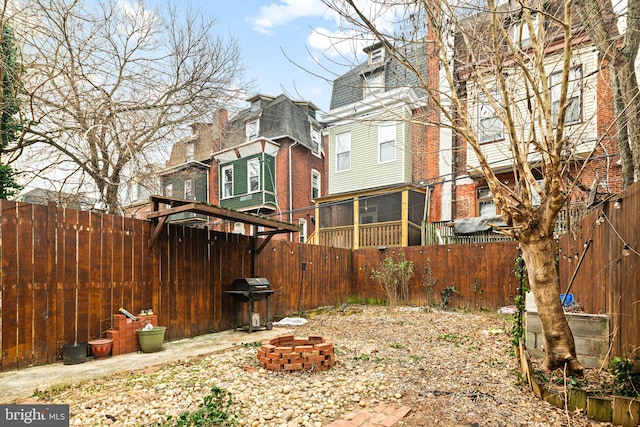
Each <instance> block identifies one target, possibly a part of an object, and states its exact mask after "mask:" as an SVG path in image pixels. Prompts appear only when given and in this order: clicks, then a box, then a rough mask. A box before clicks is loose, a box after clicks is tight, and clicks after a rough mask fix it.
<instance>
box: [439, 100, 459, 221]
mask: <svg viewBox="0 0 640 427" xmlns="http://www.w3.org/2000/svg"><path fill="white" fill-rule="evenodd" d="M453 120H454V123H457V121H458V110H457V109H456V108H454V109H453ZM452 132H453V135H452V139H453V141H451V145H452V147H451V148H452V150H451V218H450V219H451V221H453V220H454V219H456V193H457V191H456V189H457V188H458V187H457V185H456V182H457V180H458V150H459V149H460V146H459V143H460V139H459V138H458V132H457V131H456V130H454V129H452ZM441 220H442V218H441Z"/></svg>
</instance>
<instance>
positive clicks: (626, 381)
mask: <svg viewBox="0 0 640 427" xmlns="http://www.w3.org/2000/svg"><path fill="white" fill-rule="evenodd" d="M635 359H636V360H638V357H637V356H636V357H635ZM609 367H610V368H611V372H612V373H613V375H614V377H615V380H616V384H615V389H614V393H615V394H619V395H622V396H628V397H635V398H640V371H638V369H637V368H636V365H635V362H634V359H631V358H629V357H619V356H613V357H612V358H611V362H610V363H609Z"/></svg>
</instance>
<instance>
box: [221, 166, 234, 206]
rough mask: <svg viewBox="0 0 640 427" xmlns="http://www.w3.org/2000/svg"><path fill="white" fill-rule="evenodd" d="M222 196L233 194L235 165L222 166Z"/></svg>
mask: <svg viewBox="0 0 640 427" xmlns="http://www.w3.org/2000/svg"><path fill="white" fill-rule="evenodd" d="M221 170H222V186H221V187H222V198H223V199H224V198H226V197H232V196H233V165H229V166H223V167H222V169H221Z"/></svg>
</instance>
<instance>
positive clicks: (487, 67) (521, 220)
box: [325, 0, 599, 372]
mask: <svg viewBox="0 0 640 427" xmlns="http://www.w3.org/2000/svg"><path fill="white" fill-rule="evenodd" d="M325 4H326V5H327V6H328V7H329V8H331V9H332V10H334V11H336V12H338V13H339V14H340V15H341V17H342V19H343V20H344V21H345V22H348V23H349V24H350V26H351V28H349V30H350V31H351V32H352V33H353V32H354V31H355V29H358V30H359V31H361V32H362V33H363V36H362V37H366V35H367V34H373V35H374V36H375V37H376V39H377V40H379V41H380V42H381V43H382V44H383V45H384V47H385V49H386V51H387V54H389V55H392V56H393V57H394V58H395V59H397V60H398V61H400V62H402V63H403V64H405V66H406V67H407V69H409V70H411V72H413V73H415V74H416V75H417V77H418V80H419V82H420V86H421V89H423V90H425V91H426V93H427V98H428V99H427V100H426V102H428V103H429V104H430V105H435V106H437V107H438V109H439V110H440V121H439V122H437V123H425V124H426V125H436V126H448V127H450V128H452V129H453V131H454V133H455V134H457V136H458V138H460V139H461V140H462V141H463V143H462V144H461V151H464V152H465V153H466V147H470V148H471V150H470V151H469V154H468V157H469V158H468V159H467V164H468V165H471V164H475V165H476V166H475V168H474V169H475V170H472V171H471V173H476V174H478V175H479V176H482V177H483V178H484V180H486V183H487V185H488V186H489V189H490V191H491V193H492V196H493V201H494V203H495V205H496V208H497V211H498V212H499V213H500V215H501V216H502V218H503V219H504V221H505V222H506V223H507V228H506V229H505V230H503V232H504V233H505V234H508V235H510V236H512V237H514V238H515V239H517V241H518V242H519V245H520V248H521V250H522V253H523V258H524V260H525V263H526V266H527V271H528V274H529V283H530V286H531V289H532V291H533V294H534V297H535V301H536V303H537V307H538V311H539V314H540V319H541V323H542V329H543V332H544V347H545V351H546V354H545V361H544V366H545V368H546V369H548V370H554V369H556V368H566V369H567V370H568V371H572V372H581V371H582V370H583V367H582V365H581V364H580V363H579V362H578V360H577V358H576V352H575V344H574V340H573V335H572V333H571V330H570V329H569V325H568V322H567V320H566V317H565V315H564V311H563V308H562V304H561V300H560V295H559V287H558V276H557V271H556V266H555V258H556V254H557V247H556V244H555V240H554V229H555V224H556V218H557V216H558V213H559V211H560V210H561V209H562V208H563V206H564V205H565V202H566V201H567V200H569V199H570V198H571V197H573V196H572V195H573V194H574V190H575V188H576V186H577V185H579V184H580V182H579V181H578V179H579V178H580V177H581V172H583V171H584V170H585V168H587V167H588V160H589V158H590V157H592V156H593V153H594V152H595V150H596V148H597V146H598V145H599V144H598V142H599V141H593V139H592V137H593V135H595V134H597V132H596V130H595V117H594V116H595V114H596V113H595V107H593V108H591V107H590V109H587V108H586V107H585V108H584V109H583V107H582V105H583V101H582V99H581V94H580V91H581V90H582V89H583V86H584V87H587V86H589V85H591V87H590V89H591V92H590V93H595V92H594V90H595V83H594V81H595V77H593V76H592V75H589V76H587V75H585V76H583V75H582V73H583V68H581V67H580V66H578V65H579V64H580V62H581V61H585V63H587V62H588V61H592V62H591V63H589V64H591V65H589V67H597V64H595V65H594V64H593V55H591V56H590V57H589V56H588V53H587V52H588V51H591V50H592V45H590V44H589V41H588V39H587V38H585V37H584V34H580V33H579V31H578V27H577V26H576V23H574V11H573V10H572V2H571V1H570V0H558V1H555V2H544V1H539V0H532V1H528V0H524V1H518V2H509V1H507V2H499V4H498V2H494V1H493V0H489V1H487V2H474V1H470V2H464V1H450V0H439V1H435V0H433V1H427V0H419V1H414V2H404V1H393V0H381V1H377V2H368V3H367V4H368V5H369V8H367V9H363V8H362V7H361V3H360V2H357V1H356V0H344V1H342V0H325ZM359 5H360V6H359ZM385 15H387V16H389V15H392V16H395V17H396V18H397V19H396V20H395V21H394V24H395V25H394V26H393V28H394V29H393V30H391V31H390V30H388V29H382V28H380V27H379V26H378V25H377V24H376V20H379V19H380V18H381V17H382V16H385ZM387 28H388V26H387ZM425 39H426V40H427V43H429V44H430V45H431V46H432V47H433V49H432V50H431V52H432V53H433V55H437V57H438V59H439V61H440V70H439V71H437V70H436V71H435V72H437V73H439V76H438V79H436V80H439V81H440V83H439V84H436V85H434V84H432V83H430V81H433V80H430V77H431V78H433V76H429V75H425V74H424V73H422V72H421V71H420V69H418V68H417V67H415V66H413V65H412V63H413V62H412V61H411V60H409V58H406V57H405V56H404V55H403V49H401V48H400V47H401V46H404V45H405V44H406V43H409V42H415V41H418V40H425ZM425 60H427V58H425ZM585 68H586V66H585ZM430 72H434V71H433V69H431V71H430ZM586 72H587V71H584V73H586ZM592 74H597V70H596V71H593V72H592ZM584 105H586V103H585V104H584ZM482 111H485V112H486V111H488V113H487V114H485V115H484V116H483V113H481V112H482ZM416 119H417V116H414V118H413V120H416ZM587 134H588V135H590V136H589V137H587ZM454 148H455V145H454ZM577 153H581V154H582V157H578V156H576V154H577ZM471 157H473V158H471ZM585 158H586V160H585ZM576 159H579V160H576ZM497 164H499V165H501V168H497V167H496V165H497ZM498 170H500V171H501V172H503V173H504V172H505V171H506V172H509V173H511V174H512V176H513V178H514V179H513V180H514V181H515V183H510V185H509V184H507V183H505V182H504V181H501V180H500V179H499V178H498V173H497V171H498ZM569 172H571V173H569ZM468 176H470V175H467V177H468Z"/></svg>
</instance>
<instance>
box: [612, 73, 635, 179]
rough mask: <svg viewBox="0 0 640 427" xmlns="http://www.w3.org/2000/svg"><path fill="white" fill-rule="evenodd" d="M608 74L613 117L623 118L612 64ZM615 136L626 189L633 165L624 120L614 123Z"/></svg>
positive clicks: (617, 77) (623, 112) (618, 85)
mask: <svg viewBox="0 0 640 427" xmlns="http://www.w3.org/2000/svg"><path fill="white" fill-rule="evenodd" d="M609 72H610V75H611V92H612V93H613V101H614V112H615V117H616V118H618V117H625V116H626V113H625V107H624V99H623V96H622V93H621V86H620V84H619V83H618V80H619V79H620V77H619V76H618V70H617V68H616V67H614V66H613V65H612V64H609ZM616 135H617V138H618V151H619V152H620V165H621V166H622V186H623V187H628V186H630V185H631V184H633V175H634V163H633V155H632V153H631V148H630V146H629V134H628V132H627V120H626V119H621V120H617V121H616Z"/></svg>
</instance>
